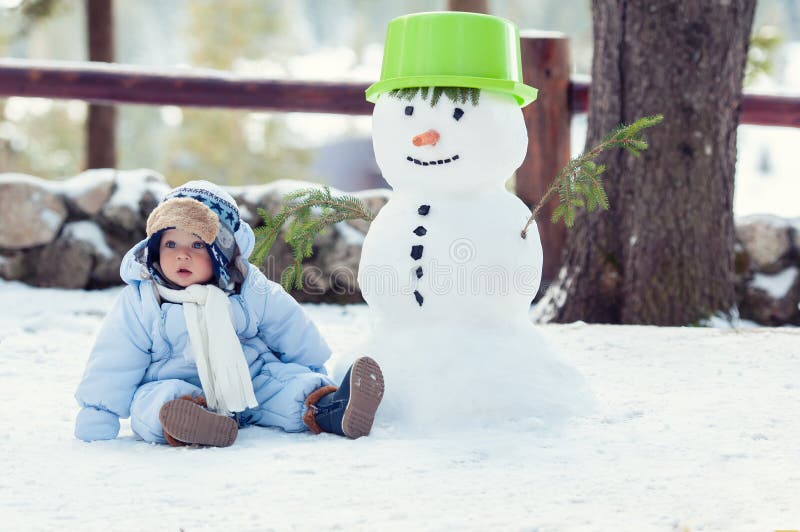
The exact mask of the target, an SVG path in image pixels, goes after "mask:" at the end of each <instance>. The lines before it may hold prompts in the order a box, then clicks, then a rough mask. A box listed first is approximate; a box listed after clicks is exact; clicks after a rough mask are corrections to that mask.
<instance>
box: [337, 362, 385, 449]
mask: <svg viewBox="0 0 800 532" xmlns="http://www.w3.org/2000/svg"><path fill="white" fill-rule="evenodd" d="M383 389H384V384H383V373H382V372H381V368H380V366H378V363H377V362H375V361H374V360H372V359H371V358H369V357H362V358H359V359H358V360H356V362H355V363H354V364H353V369H352V370H351V371H350V401H349V402H348V404H347V408H346V409H345V411H344V416H342V432H344V434H345V436H347V437H348V438H352V439H356V438H360V437H361V436H366V435H367V434H369V431H370V430H371V429H372V422H373V421H374V420H375V412H376V411H377V410H378V405H380V404H381V399H383Z"/></svg>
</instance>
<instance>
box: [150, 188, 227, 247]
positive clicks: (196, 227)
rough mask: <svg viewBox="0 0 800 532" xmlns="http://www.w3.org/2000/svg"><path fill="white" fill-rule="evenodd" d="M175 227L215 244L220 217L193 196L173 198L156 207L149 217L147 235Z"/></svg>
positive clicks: (207, 242)
mask: <svg viewBox="0 0 800 532" xmlns="http://www.w3.org/2000/svg"><path fill="white" fill-rule="evenodd" d="M170 227H174V228H176V229H181V230H183V231H186V232H188V233H193V234H195V235H197V236H199V237H200V238H201V239H202V240H203V242H205V243H206V244H209V245H211V244H213V243H214V240H215V239H216V238H217V232H218V231H219V217H218V216H217V215H216V214H215V213H214V211H212V210H211V209H209V208H208V207H207V206H206V205H205V204H203V203H201V202H199V201H197V200H194V199H191V198H172V199H169V200H167V201H165V202H164V203H162V204H161V205H159V206H158V207H156V208H155V209H154V210H153V212H151V213H150V216H149V217H148V218H147V236H148V237H151V236H153V234H154V233H157V232H158V231H160V230H162V229H167V228H170Z"/></svg>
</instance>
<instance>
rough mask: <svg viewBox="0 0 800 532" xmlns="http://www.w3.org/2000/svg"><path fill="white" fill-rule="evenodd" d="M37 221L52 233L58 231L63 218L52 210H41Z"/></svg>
mask: <svg viewBox="0 0 800 532" xmlns="http://www.w3.org/2000/svg"><path fill="white" fill-rule="evenodd" d="M39 219H40V220H42V223H44V224H45V225H46V226H47V227H49V228H50V229H51V230H52V231H58V229H59V228H60V227H61V222H63V221H64V216H63V215H61V214H59V213H57V212H56V211H54V210H53V209H48V208H46V207H45V208H43V209H42V211H41V212H40V213H39Z"/></svg>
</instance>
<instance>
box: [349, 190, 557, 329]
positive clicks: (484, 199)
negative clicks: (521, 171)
mask: <svg viewBox="0 0 800 532" xmlns="http://www.w3.org/2000/svg"><path fill="white" fill-rule="evenodd" d="M529 216H530V210H529V209H528V208H527V206H526V205H525V204H524V203H522V201H521V200H520V199H519V198H517V197H516V196H514V195H513V194H511V193H509V192H508V191H506V190H505V189H504V188H501V187H496V188H492V189H489V190H485V191H481V192H480V193H471V194H454V195H452V196H451V197H442V196H437V195H430V194H428V195H426V194H403V193H401V194H396V195H394V196H393V197H392V199H391V200H390V201H389V203H387V205H386V206H385V207H384V208H383V209H382V210H381V211H380V213H379V214H378V216H377V217H376V218H375V220H374V221H373V223H372V226H371V227H370V230H369V234H368V235H367V237H366V240H365V242H364V246H363V251H362V254H361V262H360V266H359V285H360V287H361V290H362V294H363V295H364V299H365V300H366V301H367V303H368V304H369V306H370V308H371V309H372V310H373V311H374V312H375V314H376V317H377V318H378V319H385V318H388V319H394V320H396V319H399V318H402V320H403V321H404V322H407V323H409V324H422V325H424V324H427V323H430V322H432V321H435V322H436V323H439V324H444V323H452V324H454V325H456V326H458V327H464V326H465V325H470V324H472V325H474V326H478V327H495V326H498V325H501V324H507V322H508V321H509V320H514V319H521V320H525V321H527V311H528V308H529V307H530V302H531V300H532V299H533V297H534V296H535V295H536V290H537V288H538V286H539V280H540V272H541V265H542V264H541V263H542V251H541V244H540V243H539V238H538V234H537V233H536V232H535V231H532V232H531V234H530V237H529V238H527V239H522V238H520V229H521V228H522V227H523V226H524V225H525V222H526V221H527V219H528V217H529Z"/></svg>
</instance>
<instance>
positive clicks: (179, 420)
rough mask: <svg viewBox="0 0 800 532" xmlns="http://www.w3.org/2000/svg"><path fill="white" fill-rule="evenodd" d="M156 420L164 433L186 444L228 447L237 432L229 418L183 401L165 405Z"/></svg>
mask: <svg viewBox="0 0 800 532" xmlns="http://www.w3.org/2000/svg"><path fill="white" fill-rule="evenodd" d="M158 419H159V420H160V421H161V426H162V427H163V428H164V431H165V432H168V433H169V435H170V436H172V437H173V438H175V439H176V440H179V441H182V442H184V443H189V444H199V445H211V446H214V447H229V446H230V445H233V442H234V441H236V435H237V433H238V432H239V426H238V424H237V423H236V421H234V420H233V419H232V418H229V417H227V416H223V415H220V414H215V413H213V412H209V411H208V410H206V409H205V408H203V407H202V406H200V405H198V404H195V403H193V402H191V401H187V400H185V399H174V400H172V401H169V402H168V403H165V404H164V406H162V407H161V410H160V411H159V413H158Z"/></svg>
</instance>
